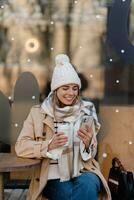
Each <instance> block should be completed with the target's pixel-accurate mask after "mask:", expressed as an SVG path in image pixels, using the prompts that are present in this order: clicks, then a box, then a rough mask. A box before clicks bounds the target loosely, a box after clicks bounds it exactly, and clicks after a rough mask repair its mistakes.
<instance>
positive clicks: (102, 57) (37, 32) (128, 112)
mask: <svg viewBox="0 0 134 200" xmlns="http://www.w3.org/2000/svg"><path fill="white" fill-rule="evenodd" d="M120 2H121V3H123V1H120ZM114 3H115V1H114V0H64V1H63V0H21V1H20V0H4V1H2V0H0V91H1V92H2V93H3V94H4V95H5V96H6V97H7V98H8V99H9V102H10V104H11V103H14V87H15V84H16V81H17V80H18V78H19V77H20V76H21V74H22V73H23V72H31V73H32V74H33V75H34V77H35V78H36V80H37V84H38V86H39V102H40V103H41V102H42V101H43V99H44V98H45V97H46V96H47V94H48V92H49V82H50V79H51V72H52V69H53V67H54V58H55V55H57V54H59V53H65V54H67V55H68V56H69V57H70V59H71V62H72V63H73V64H74V66H75V67H76V69H77V71H78V72H79V74H80V77H81V79H82V83H83V88H82V95H83V96H86V97H89V98H90V99H91V101H93V102H94V104H95V106H96V110H97V114H98V117H99V120H100V122H101V124H102V126H101V130H100V133H99V136H98V141H99V147H98V156H97V159H98V160H99V162H100V165H101V169H102V171H103V173H104V175H105V177H107V176H108V172H109V168H110V167H111V159H112V158H113V157H114V156H117V157H119V158H120V159H121V161H122V162H123V164H124V166H125V167H126V168H127V169H128V170H131V171H133V172H134V165H133V162H134V153H133V152H134V123H133V116H134V107H133V105H134V78H133V77H134V65H133V63H131V64H129V62H128V60H127V61H126V60H124V59H123V58H122V55H120V54H119V53H118V52H117V51H116V48H114V46H112V45H111V43H110V42H109V38H108V31H109V30H108V27H109V23H113V27H114V25H115V23H116V21H112V20H109V18H110V12H111V9H112V8H113V6H114ZM122 12H123V11H121V10H119V15H123V13H122ZM126 21H127V32H126V34H127V33H128V35H129V41H130V42H131V44H133V43H134V1H131V5H129V15H128V17H127V18H126ZM126 21H124V22H122V24H123V25H124V26H125V24H126ZM117 26H118V25H117ZM122 50H123V49H122ZM121 53H122V54H123V53H124V54H125V52H121ZM28 81H30V79H28V80H27V81H24V82H23V84H24V85H23V88H26V87H27V86H28ZM30 87H32V85H31V86H30ZM19 92H21V91H19ZM22 96H23V97H24V98H25V92H24V93H22ZM25 105H26V102H25ZM0 107H2V104H0ZM24 107H25V106H22V107H21V106H20V107H19V109H20V111H21V110H22V109H23V111H24ZM14 110H15V111H13V112H16V113H17V110H16V109H14ZM27 112H28V110H27ZM27 112H26V113H27ZM19 116H20V112H19V114H18V113H17V118H19ZM25 117H26V116H25ZM25 117H24V118H25ZM22 119H23V118H22V117H21V118H20V121H21V124H22ZM14 123H15V122H14ZM5 125H6V122H5ZM16 127H17V125H16V126H14V129H13V128H12V130H11V132H12V131H13V132H15V131H16ZM20 128H21V127H20ZM9 132H10V130H9ZM18 133H19V131H18V129H17V134H18ZM2 134H3V133H2ZM1 144H2V141H1ZM2 147H3V146H2ZM6 148H7V147H6ZM6 148H3V149H4V150H6ZM1 151H2V150H1ZM14 176H15V175H14ZM16 176H17V175H16ZM19 178H20V176H19Z"/></svg>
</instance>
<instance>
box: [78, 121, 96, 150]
mask: <svg viewBox="0 0 134 200" xmlns="http://www.w3.org/2000/svg"><path fill="white" fill-rule="evenodd" d="M77 134H78V136H79V138H80V139H81V140H82V141H83V143H84V144H85V148H86V149H88V148H89V145H90V143H91V139H92V136H93V131H92V126H91V127H89V126H88V125H85V127H84V128H80V129H79V130H78V131H77Z"/></svg>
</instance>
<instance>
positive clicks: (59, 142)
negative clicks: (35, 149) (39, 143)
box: [48, 132, 68, 151]
mask: <svg viewBox="0 0 134 200" xmlns="http://www.w3.org/2000/svg"><path fill="white" fill-rule="evenodd" d="M67 141H68V137H67V136H66V135H65V134H64V133H63V132H58V133H56V134H54V136H53V138H52V141H51V142H50V144H49V145H48V151H50V150H52V149H57V148H59V147H61V146H64V145H65V144H66V143H67Z"/></svg>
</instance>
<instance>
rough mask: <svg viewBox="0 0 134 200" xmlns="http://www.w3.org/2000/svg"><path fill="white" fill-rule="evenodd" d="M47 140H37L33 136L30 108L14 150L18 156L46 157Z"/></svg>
mask: <svg viewBox="0 0 134 200" xmlns="http://www.w3.org/2000/svg"><path fill="white" fill-rule="evenodd" d="M48 144H49V140H39V141H37V138H36V137H35V130H34V120H33V113H32V109H31V111H30V113H29V115H28V117H27V119H26V120H25V121H24V124H23V127H22V130H21V132H20V135H19V137H18V139H17V142H16V144H15V151H16V154H17V155H18V156H19V157H25V158H43V157H47V149H48Z"/></svg>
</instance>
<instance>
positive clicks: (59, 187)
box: [43, 172, 101, 200]
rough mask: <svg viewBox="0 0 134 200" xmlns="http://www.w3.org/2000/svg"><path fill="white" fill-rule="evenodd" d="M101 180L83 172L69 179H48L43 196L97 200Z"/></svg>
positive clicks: (52, 199) (57, 198)
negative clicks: (61, 180) (62, 180)
mask: <svg viewBox="0 0 134 200" xmlns="http://www.w3.org/2000/svg"><path fill="white" fill-rule="evenodd" d="M100 185H101V181H100V179H99V177H98V176H97V175H95V174H94V173H91V172H84V173H82V174H81V175H80V176H78V177H75V178H73V179H71V180H69V181H65V182H60V180H59V179H56V180H49V181H48V182H47V185H46V187H45V188H44V190H43V196H45V197H47V198H48V199H49V200H97V199H98V192H99V191H100Z"/></svg>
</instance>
